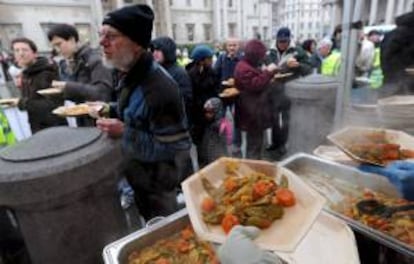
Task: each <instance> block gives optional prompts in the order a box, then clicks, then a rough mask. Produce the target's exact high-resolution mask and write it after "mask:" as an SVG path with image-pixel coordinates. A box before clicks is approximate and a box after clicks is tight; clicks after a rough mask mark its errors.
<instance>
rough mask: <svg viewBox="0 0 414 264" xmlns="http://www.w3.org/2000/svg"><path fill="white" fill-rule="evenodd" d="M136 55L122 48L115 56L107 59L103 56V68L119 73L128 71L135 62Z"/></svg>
mask: <svg viewBox="0 0 414 264" xmlns="http://www.w3.org/2000/svg"><path fill="white" fill-rule="evenodd" d="M135 57H136V54H135V53H134V52H132V51H131V50H130V49H127V48H123V49H120V50H118V51H117V54H116V55H115V56H112V58H107V57H106V56H103V63H104V66H105V67H107V68H109V69H114V68H115V69H118V70H121V71H128V70H129V69H130V68H131V67H132V66H133V65H134V64H135V62H136V60H137V59H136V58H135Z"/></svg>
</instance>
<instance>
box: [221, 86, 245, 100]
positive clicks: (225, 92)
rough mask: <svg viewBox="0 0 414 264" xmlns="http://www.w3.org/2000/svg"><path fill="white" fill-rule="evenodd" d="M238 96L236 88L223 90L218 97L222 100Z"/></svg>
mask: <svg viewBox="0 0 414 264" xmlns="http://www.w3.org/2000/svg"><path fill="white" fill-rule="evenodd" d="M239 94H240V91H239V90H238V89H237V88H234V87H232V88H227V89H224V90H223V92H222V93H220V94H219V96H220V97H222V98H227V97H234V96H237V95H239Z"/></svg>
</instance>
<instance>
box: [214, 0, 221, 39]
mask: <svg viewBox="0 0 414 264" xmlns="http://www.w3.org/2000/svg"><path fill="white" fill-rule="evenodd" d="M220 2H221V1H220V0H214V1H213V28H214V41H219V40H221V15H220Z"/></svg>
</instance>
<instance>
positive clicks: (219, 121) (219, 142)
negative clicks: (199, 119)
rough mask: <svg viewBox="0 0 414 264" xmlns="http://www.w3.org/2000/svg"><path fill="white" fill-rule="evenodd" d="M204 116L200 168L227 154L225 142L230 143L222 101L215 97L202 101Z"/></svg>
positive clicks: (229, 129)
mask: <svg viewBox="0 0 414 264" xmlns="http://www.w3.org/2000/svg"><path fill="white" fill-rule="evenodd" d="M204 117H205V119H206V123H207V126H206V128H205V130H204V134H203V137H202V141H201V145H200V150H199V152H198V153H199V158H198V160H199V162H200V164H199V165H200V168H202V167H204V166H205V165H207V164H209V163H210V162H213V161H214V160H216V159H218V158H220V157H222V156H227V155H228V151H227V144H228V143H230V144H231V134H232V131H231V124H229V123H228V121H227V119H225V117H224V108H223V103H222V102H221V100H220V99H219V98H217V97H213V98H210V99H208V100H207V101H206V102H205V103H204Z"/></svg>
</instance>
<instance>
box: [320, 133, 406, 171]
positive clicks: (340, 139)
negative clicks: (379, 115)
mask: <svg viewBox="0 0 414 264" xmlns="http://www.w3.org/2000/svg"><path fill="white" fill-rule="evenodd" d="M374 132H385V138H386V140H387V141H388V142H389V143H395V144H399V145H400V146H401V149H409V150H414V137H412V136H410V135H408V134H407V133H404V132H401V131H398V130H392V129H381V128H370V127H346V128H344V129H342V130H340V131H337V132H335V133H333V134H330V135H328V136H327V138H328V139H329V140H330V141H331V142H332V143H333V144H335V145H336V146H337V147H338V148H340V149H341V150H342V151H343V152H344V153H345V154H347V155H348V156H349V157H350V158H352V159H353V160H355V161H358V162H363V163H369V164H373V165H378V166H385V165H386V164H382V163H378V162H375V161H372V160H368V159H365V158H363V157H361V156H360V155H359V154H358V153H354V152H353V151H352V150H351V149H350V145H352V143H353V142H355V141H356V140H358V141H364V143H365V142H366V143H371V142H372V140H371V139H370V138H369V135H370V134H372V133H374Z"/></svg>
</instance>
